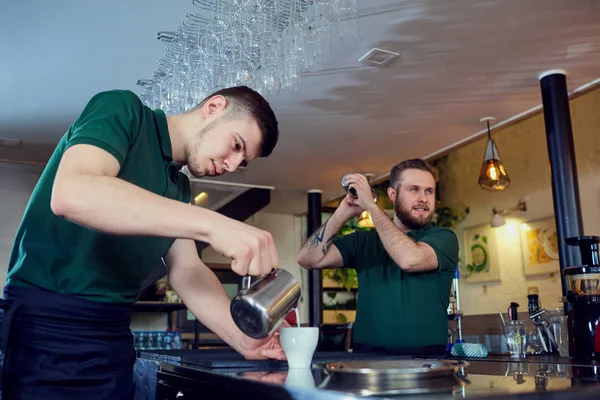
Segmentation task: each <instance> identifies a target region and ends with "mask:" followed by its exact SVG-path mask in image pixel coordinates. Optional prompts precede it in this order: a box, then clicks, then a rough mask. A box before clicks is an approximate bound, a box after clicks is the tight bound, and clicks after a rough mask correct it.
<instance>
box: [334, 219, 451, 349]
mask: <svg viewBox="0 0 600 400" xmlns="http://www.w3.org/2000/svg"><path fill="white" fill-rule="evenodd" d="M408 236H410V237H412V238H413V239H414V240H415V241H416V242H423V243H427V244H428V245H430V246H431V247H432V248H433V250H434V251H435V253H436V255H437V259H438V269H437V270H433V271H427V272H417V273H415V272H407V271H404V270H403V269H402V268H400V267H399V266H398V265H397V264H396V263H395V262H394V260H393V259H392V258H391V257H390V256H389V255H388V253H387V251H386V250H385V248H384V247H383V243H382V242H381V240H380V238H379V234H378V233H377V231H376V230H371V231H356V232H354V233H351V234H350V235H347V236H342V237H340V238H338V239H336V241H335V242H334V245H335V246H336V247H337V249H338V250H339V251H340V253H341V254H342V257H343V259H344V267H346V268H355V269H356V272H357V275H358V299H357V311H356V321H355V323H354V331H353V341H354V342H355V343H360V344H364V345H369V346H380V347H397V348H415V347H423V346H433V345H445V344H446V343H447V341H448V317H447V309H448V303H449V301H450V287H451V284H452V279H453V277H454V272H455V270H456V264H457V262H458V240H457V238H456V235H455V234H454V233H453V232H452V231H451V230H449V229H443V228H435V227H431V226H427V227H424V228H422V229H417V230H413V231H410V232H408Z"/></svg>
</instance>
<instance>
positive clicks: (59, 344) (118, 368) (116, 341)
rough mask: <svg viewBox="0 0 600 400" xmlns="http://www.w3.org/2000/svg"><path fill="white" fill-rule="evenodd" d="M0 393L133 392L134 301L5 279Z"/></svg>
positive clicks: (8, 398) (70, 395)
mask: <svg viewBox="0 0 600 400" xmlns="http://www.w3.org/2000/svg"><path fill="white" fill-rule="evenodd" d="M0 309H1V310H0V313H1V315H0V318H1V321H0V367H1V368H2V369H1V372H2V373H1V374H0V388H1V390H2V391H1V392H0V400H2V399H4V400H12V399H27V400H29V399H53V400H54V399H86V400H94V399H123V400H125V399H127V400H130V399H133V395H134V381H133V365H134V362H135V357H136V356H135V350H134V346H133V336H132V335H131V331H130V330H129V325H130V322H131V305H129V304H111V303H101V302H93V301H89V300H86V299H83V298H79V297H75V296H72V295H66V294H61V293H56V292H50V291H46V290H42V289H36V288H26V287H15V286H8V287H5V288H4V299H1V300H0Z"/></svg>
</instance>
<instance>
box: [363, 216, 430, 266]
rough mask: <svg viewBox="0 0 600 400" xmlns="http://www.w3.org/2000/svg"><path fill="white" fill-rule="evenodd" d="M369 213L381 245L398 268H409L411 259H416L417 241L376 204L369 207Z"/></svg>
mask: <svg viewBox="0 0 600 400" xmlns="http://www.w3.org/2000/svg"><path fill="white" fill-rule="evenodd" d="M369 213H370V214H371V219H372V220H373V224H374V225H375V229H377V233H378V234H379V238H380V239H381V242H382V243H383V247H384V248H385V250H386V251H387V252H388V254H389V255H390V257H392V259H393V260H394V261H395V262H396V264H398V265H399V266H400V268H403V269H411V267H412V263H413V260H415V259H418V253H419V251H420V249H419V248H418V245H417V243H415V241H414V240H412V239H411V238H410V237H409V236H408V235H407V234H405V233H404V232H402V231H401V230H400V228H398V227H397V226H396V225H395V224H394V222H393V221H392V220H390V218H389V217H388V216H387V215H386V213H385V212H384V211H383V210H382V209H381V208H379V207H378V206H377V205H373V206H371V207H369Z"/></svg>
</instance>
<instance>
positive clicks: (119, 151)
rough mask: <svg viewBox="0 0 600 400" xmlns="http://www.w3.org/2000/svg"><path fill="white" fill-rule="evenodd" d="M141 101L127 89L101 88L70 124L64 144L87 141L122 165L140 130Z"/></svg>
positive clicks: (72, 144) (84, 142) (69, 144)
mask: <svg viewBox="0 0 600 400" xmlns="http://www.w3.org/2000/svg"><path fill="white" fill-rule="evenodd" d="M142 107H143V106H142V104H141V102H140V100H139V98H138V97H137V96H136V95H135V94H134V93H133V92H131V91H128V90H112V91H107V92H101V93H98V94H97V95H95V96H94V97H92V98H91V99H90V101H89V102H88V104H87V105H86V106H85V108H84V110H83V112H82V113H81V115H80V116H79V118H78V119H77V121H75V123H74V124H73V127H72V128H71V132H70V135H69V137H68V139H67V144H66V148H69V147H71V146H74V145H76V144H89V145H93V146H96V147H99V148H101V149H103V150H105V151H107V152H109V153H110V154H111V155H112V156H113V157H115V158H116V159H117V161H119V164H120V165H121V166H122V165H123V162H124V161H125V158H126V157H127V153H128V152H129V148H130V146H131V144H132V143H133V141H134V140H135V139H136V137H137V135H138V134H139V130H140V119H141V118H140V117H141V113H142Z"/></svg>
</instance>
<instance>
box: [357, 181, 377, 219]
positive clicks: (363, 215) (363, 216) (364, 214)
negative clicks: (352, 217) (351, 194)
mask: <svg viewBox="0 0 600 400" xmlns="http://www.w3.org/2000/svg"><path fill="white" fill-rule="evenodd" d="M364 175H365V177H366V178H367V181H368V182H369V185H370V184H371V178H373V177H374V176H375V174H371V173H366V174H364ZM357 225H358V226H360V227H361V228H375V224H374V223H373V218H371V214H369V212H368V211H363V212H361V213H360V215H359V217H358V222H357Z"/></svg>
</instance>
